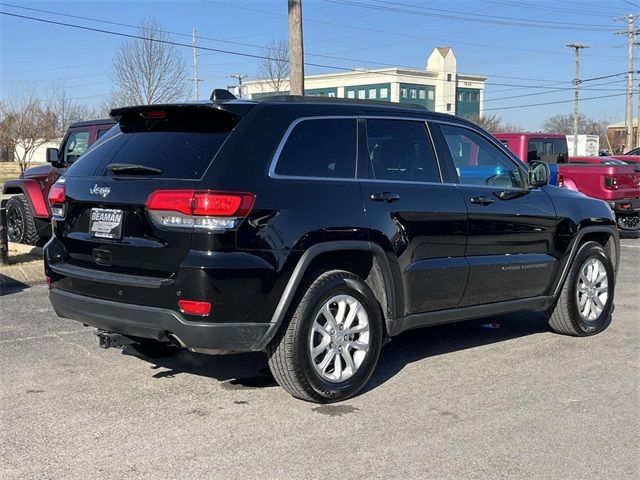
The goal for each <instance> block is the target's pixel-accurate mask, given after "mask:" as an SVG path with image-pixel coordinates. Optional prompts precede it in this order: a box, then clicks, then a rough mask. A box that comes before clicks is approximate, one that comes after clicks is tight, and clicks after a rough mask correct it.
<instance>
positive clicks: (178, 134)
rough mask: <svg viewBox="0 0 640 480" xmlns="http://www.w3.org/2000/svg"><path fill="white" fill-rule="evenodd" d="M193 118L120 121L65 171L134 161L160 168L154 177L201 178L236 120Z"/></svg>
mask: <svg viewBox="0 0 640 480" xmlns="http://www.w3.org/2000/svg"><path fill="white" fill-rule="evenodd" d="M193 118H194V119H195V120H197V121H196V122H195V124H193V125H190V124H189V120H185V119H184V118H180V119H179V120H175V121H171V120H169V121H161V122H146V123H144V124H143V123H142V122H141V123H139V124H134V123H125V124H124V126H123V125H122V124H120V125H117V126H115V127H114V128H112V129H110V130H109V131H108V133H107V134H105V135H103V136H102V138H101V139H100V140H99V141H98V142H96V143H94V144H93V145H92V147H91V148H90V149H89V151H87V153H86V154H85V155H84V156H83V157H82V159H81V160H80V161H79V162H77V163H76V164H74V165H73V166H72V167H71V168H70V169H69V170H68V171H67V173H66V175H68V176H91V175H112V173H111V172H108V171H107V169H106V167H107V165H109V164H111V163H131V164H136V165H143V166H149V167H153V168H157V169H160V170H161V171H162V174H160V175H154V177H164V178H181V179H198V178H201V177H202V175H203V174H204V172H205V170H206V169H207V167H208V166H209V164H210V163H211V160H212V159H213V157H214V156H215V155H216V153H217V152H218V150H219V149H220V147H221V146H222V144H223V143H224V141H225V140H226V139H227V137H228V136H229V133H230V132H231V130H232V128H233V124H232V123H230V122H228V121H227V120H226V119H224V118H223V119H220V118H217V119H212V118H211V117H209V118H206V115H204V116H201V117H198V116H197V115H196V114H194V116H193ZM216 120H217V121H216ZM138 176H140V175H138Z"/></svg>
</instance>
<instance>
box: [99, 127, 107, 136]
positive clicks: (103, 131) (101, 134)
mask: <svg viewBox="0 0 640 480" xmlns="http://www.w3.org/2000/svg"><path fill="white" fill-rule="evenodd" d="M108 131H109V128H101V129H100V130H98V135H97V138H102V136H103V135H104V134H105V133H107V132H108Z"/></svg>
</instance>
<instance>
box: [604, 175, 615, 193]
mask: <svg viewBox="0 0 640 480" xmlns="http://www.w3.org/2000/svg"><path fill="white" fill-rule="evenodd" d="M604 188H607V189H609V190H617V189H618V179H617V178H616V177H604Z"/></svg>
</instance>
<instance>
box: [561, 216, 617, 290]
mask: <svg viewBox="0 0 640 480" xmlns="http://www.w3.org/2000/svg"><path fill="white" fill-rule="evenodd" d="M590 233H607V234H610V239H612V240H613V242H612V243H611V254H612V257H613V258H611V263H613V270H614V272H615V273H616V274H617V273H618V267H619V266H620V235H619V233H618V230H617V228H616V227H614V226H610V225H609V226H607V225H592V226H588V227H584V228H582V229H580V230H579V231H578V232H576V234H575V236H574V237H573V238H572V239H571V243H570V246H569V249H568V250H569V254H568V255H566V258H565V260H564V262H563V264H562V270H561V274H560V276H559V277H558V280H557V283H556V284H555V287H554V290H553V296H554V297H555V298H557V297H558V295H560V290H561V289H562V286H563V285H564V282H565V281H566V279H567V275H569V270H570V269H571V265H572V264H573V261H574V259H575V258H576V255H577V254H578V250H579V249H580V245H582V243H583V242H582V239H583V238H584V237H585V236H586V235H588V234H590Z"/></svg>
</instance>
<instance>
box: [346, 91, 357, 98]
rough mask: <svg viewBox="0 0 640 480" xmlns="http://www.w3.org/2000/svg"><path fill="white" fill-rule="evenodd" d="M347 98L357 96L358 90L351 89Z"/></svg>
mask: <svg viewBox="0 0 640 480" xmlns="http://www.w3.org/2000/svg"><path fill="white" fill-rule="evenodd" d="M347 98H356V92H354V91H353V90H349V91H348V92H347Z"/></svg>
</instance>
